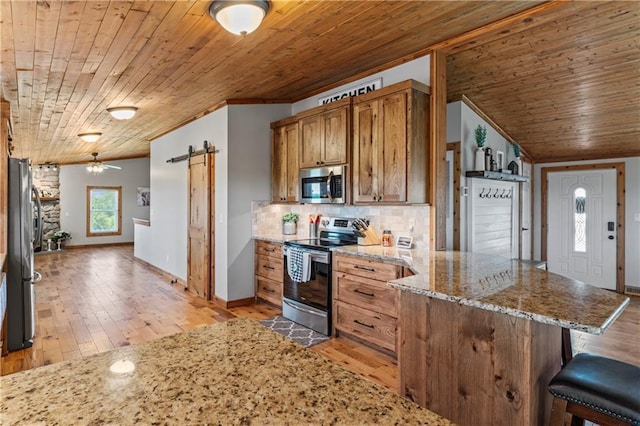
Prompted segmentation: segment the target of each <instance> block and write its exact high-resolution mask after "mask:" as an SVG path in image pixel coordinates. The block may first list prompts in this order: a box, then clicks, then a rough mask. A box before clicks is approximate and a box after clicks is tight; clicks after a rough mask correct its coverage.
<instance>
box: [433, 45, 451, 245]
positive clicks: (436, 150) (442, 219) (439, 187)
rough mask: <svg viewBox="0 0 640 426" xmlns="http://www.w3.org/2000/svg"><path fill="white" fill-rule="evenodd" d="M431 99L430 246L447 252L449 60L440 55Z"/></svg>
mask: <svg viewBox="0 0 640 426" xmlns="http://www.w3.org/2000/svg"><path fill="white" fill-rule="evenodd" d="M430 67H431V96H430V98H429V141H430V143H429V147H430V150H431V152H430V156H429V158H430V163H431V164H430V171H429V172H430V179H429V181H430V182H431V185H430V187H429V204H430V205H431V212H430V213H431V214H430V228H431V229H430V231H431V232H430V233H429V235H430V246H431V248H432V249H433V250H445V249H446V248H447V235H446V215H447V211H446V209H447V206H446V195H447V194H446V191H447V182H446V174H445V172H446V170H445V169H446V155H447V134H446V132H447V57H446V55H445V54H444V53H442V52H440V51H434V52H433V53H432V54H431V61H430Z"/></svg>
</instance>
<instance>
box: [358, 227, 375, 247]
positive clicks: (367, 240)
mask: <svg viewBox="0 0 640 426" xmlns="http://www.w3.org/2000/svg"><path fill="white" fill-rule="evenodd" d="M360 232H361V233H362V234H364V237H358V245H359V246H379V245H380V238H378V235H377V234H376V232H375V231H374V230H373V229H371V228H367V229H365V230H364V231H360Z"/></svg>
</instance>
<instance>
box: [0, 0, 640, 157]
mask: <svg viewBox="0 0 640 426" xmlns="http://www.w3.org/2000/svg"><path fill="white" fill-rule="evenodd" d="M539 3H541V2H522V1H521V2H509V1H507V2H493V1H484V2H480V1H478V2H450V1H442V2H439V1H428V2H426V1H359V0H355V1H276V2H274V3H273V4H272V9H271V11H270V12H269V14H268V15H267V17H266V19H265V21H264V22H263V24H262V25H261V27H260V28H259V29H258V30H257V31H256V32H254V33H252V34H250V35H248V36H246V37H237V36H234V35H232V34H230V33H227V32H226V31H225V30H223V29H222V28H220V27H219V26H218V25H217V24H216V23H215V22H214V21H213V20H212V19H211V18H210V17H209V16H208V7H209V4H210V1H193V0H191V1H176V2H173V1H171V2H169V1H167V2H165V1H151V2H148V1H64V2H62V1H52V0H49V1H44V0H39V1H29V2H25V1H2V2H0V22H1V24H2V25H1V26H2V29H1V41H2V52H1V59H2V63H1V78H2V96H3V97H4V98H6V99H7V100H9V101H10V103H11V109H12V110H11V116H12V124H13V144H14V146H15V150H14V156H18V157H30V158H31V159H32V161H33V162H34V163H42V162H45V161H50V162H57V163H72V162H81V161H87V160H89V159H90V153H91V152H93V151H96V150H97V151H99V152H100V158H101V159H103V160H111V159H118V158H130V157H137V156H145V155H148V154H149V141H150V140H151V139H153V138H154V137H156V136H157V135H159V134H162V133H164V132H165V131H167V130H169V129H171V128H173V127H175V126H177V125H179V124H180V123H183V122H184V121H186V120H189V119H191V118H193V117H195V116H198V115H199V114H201V113H202V112H203V111H207V110H210V109H211V108H213V107H215V106H216V105H219V104H220V103H221V102H223V101H225V100H238V99H241V100H242V99H244V100H256V101H267V102H281V101H286V102H290V101H292V100H299V99H302V98H304V97H306V96H309V95H310V94H313V93H317V92H318V91H320V90H322V89H324V88H329V87H331V86H333V85H336V84H338V83H344V82H345V81H348V79H350V78H352V77H353V76H355V75H364V73H366V72H367V71H369V70H376V69H381V68H384V67H386V66H388V64H393V63H396V64H397V63H399V61H402V60H408V59H411V58H414V57H417V56H420V55H423V54H425V53H426V52H427V49H428V48H429V47H430V46H433V45H435V44H437V43H440V42H442V41H444V40H448V39H450V38H452V37H455V36H457V35H460V34H463V33H466V32H468V31H471V30H473V29H476V28H480V27H483V26H485V25H488V24H490V23H492V22H495V21H497V20H500V19H503V18H506V17H508V16H511V15H513V14H516V13H518V12H521V11H524V10H527V9H529V8H532V7H534V6H536V5H537V4H539ZM637 40H638V4H637V3H633V2H628V3H627V2H610V3H607V2H596V3H583V2H576V3H571V4H566V5H564V4H563V5H562V6H560V7H555V8H552V10H550V11H549V12H548V14H543V15H541V16H540V17H539V18H534V19H533V20H531V21H530V20H527V22H523V23H520V24H519V25H514V29H513V31H510V32H505V31H498V32H494V33H491V32H489V33H487V35H486V36H485V37H484V38H481V39H477V40H472V42H470V43H467V44H466V45H465V46H464V49H463V48H462V47H458V49H457V50H455V49H454V50H453V51H452V56H450V58H449V61H448V63H449V67H450V71H449V73H448V74H449V80H450V84H449V87H448V90H449V91H450V98H451V99H456V98H458V99H459V97H460V95H461V94H462V93H465V94H467V95H468V96H469V97H470V98H471V99H472V100H473V101H474V102H475V103H476V104H477V105H478V106H480V107H481V108H483V109H484V110H485V112H487V114H488V115H489V116H491V117H492V118H493V119H494V120H495V121H497V122H498V123H500V124H501V125H502V126H503V127H504V128H505V129H506V130H507V131H508V132H509V133H510V134H512V135H513V136H514V138H516V139H517V140H519V141H520V142H521V143H522V145H523V147H524V148H525V149H526V150H527V151H528V152H530V153H531V154H532V155H533V156H534V158H535V159H536V160H543V161H547V160H549V158H550V156H551V154H550V152H552V151H553V150H554V149H558V150H559V152H561V153H562V154H558V156H557V157H553V159H556V158H557V159H567V158H568V157H567V155H568V154H567V153H569V154H571V153H572V154H573V155H574V156H575V155H577V157H576V159H577V158H582V157H584V158H587V157H590V158H591V157H592V158H595V157H597V156H602V155H603V154H602V152H601V150H599V149H595V148H602V147H603V146H605V147H606V153H607V154H609V155H610V156H617V155H618V154H619V155H639V153H638V135H639V134H640V132H639V131H638V130H639V129H638V120H636V121H635V123H632V122H633V120H632V118H633V113H634V111H635V112H636V118H638V117H637V112H638V108H637V106H638V104H637V102H638V99H639V96H638V81H637V78H638V42H637ZM518 58H520V59H518ZM567 70H568V71H567ZM570 77H573V79H574V80H575V81H574V80H572V79H571V78H570ZM501 86H504V87H503V88H502V89H500V87H501ZM566 98H570V99H571V100H572V101H573V102H572V103H567V101H565V99H566ZM634 98H635V99H634ZM120 105H134V106H137V107H138V108H140V110H139V112H138V115H136V117H135V118H134V119H132V120H129V121H118V120H115V119H113V118H111V117H110V116H109V115H108V113H107V112H106V108H108V107H112V106H120ZM565 113H566V114H567V115H563V114H565ZM565 116H566V117H568V118H565ZM594 116H598V119H595V117H594ZM612 124H613V125H612ZM89 131H99V132H102V133H103V136H102V138H101V139H100V140H99V141H98V142H97V143H95V144H89V143H85V142H82V141H81V140H80V139H79V138H78V137H77V134H78V133H83V132H89ZM265 131H267V130H265ZM613 153H615V155H613Z"/></svg>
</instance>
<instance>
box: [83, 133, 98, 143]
mask: <svg viewBox="0 0 640 426" xmlns="http://www.w3.org/2000/svg"><path fill="white" fill-rule="evenodd" d="M78 136H79V137H80V139H82V140H83V141H85V142H95V141H97V140H98V139H100V136H102V133H99V132H93V133H80V134H78Z"/></svg>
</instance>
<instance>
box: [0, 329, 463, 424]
mask: <svg viewBox="0 0 640 426" xmlns="http://www.w3.org/2000/svg"><path fill="white" fill-rule="evenodd" d="M127 362H131V363H133V365H134V366H135V369H134V370H133V371H131V372H124V373H114V372H111V371H110V367H111V366H114V367H115V366H117V365H124V364H126V363H127ZM0 389H2V394H1V396H0V398H1V402H0V423H2V424H15V423H20V424H33V423H42V424H51V425H53V424H65V425H66V424H137V423H142V424H153V423H163V424H225V425H226V424H374V423H376V424H428V425H447V424H450V422H449V421H447V420H445V419H443V418H441V417H440V416H438V415H436V414H434V413H433V412H431V411H429V410H426V409H424V408H420V407H419V406H418V405H416V404H414V403H413V402H411V401H408V400H406V399H404V398H402V397H400V396H399V395H396V394H394V393H393V392H391V391H389V390H387V389H385V388H383V387H381V386H379V385H377V384H374V383H371V382H369V381H367V380H365V379H363V378H361V377H359V376H357V375H356V374H354V373H351V372H348V371H346V370H344V369H342V368H341V367H340V366H338V365H336V364H333V363H332V362H331V361H329V360H327V359H325V358H323V357H322V356H321V355H319V354H317V353H315V352H313V351H310V350H307V349H304V348H303V347H301V346H298V345H297V344H294V343H292V342H291V341H289V340H287V339H285V338H284V337H282V336H280V335H279V334H276V333H275V332H273V331H271V330H268V329H266V328H265V327H263V326H261V325H260V324H258V323H256V322H254V321H251V320H248V319H234V320H231V321H229V322H226V323H221V324H215V325H212V326H206V327H201V328H198V329H195V330H193V331H190V332H186V333H181V334H176V335H173V336H168V337H165V338H162V339H159V340H156V341H152V342H147V343H142V344H139V345H133V346H128V347H123V348H119V349H116V350H113V351H110V352H105V353H101V354H97V355H93V356H90V357H88V358H83V359H77V360H73V361H68V362H61V363H57V364H53V365H49V366H45V367H40V368H36V369H33V370H29V371H25V372H21V373H16V374H12V375H9V376H3V377H1V378H0Z"/></svg>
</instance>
